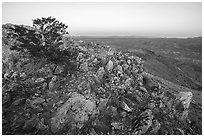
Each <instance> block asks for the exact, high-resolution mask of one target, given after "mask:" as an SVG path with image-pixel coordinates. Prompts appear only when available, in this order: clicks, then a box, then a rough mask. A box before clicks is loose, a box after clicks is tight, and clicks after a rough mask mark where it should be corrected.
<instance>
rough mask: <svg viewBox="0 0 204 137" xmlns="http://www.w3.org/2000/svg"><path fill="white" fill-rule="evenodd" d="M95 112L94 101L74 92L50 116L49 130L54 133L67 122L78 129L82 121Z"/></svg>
mask: <svg viewBox="0 0 204 137" xmlns="http://www.w3.org/2000/svg"><path fill="white" fill-rule="evenodd" d="M97 112H98V111H97V110H96V105H95V103H94V102H92V101H90V100H86V99H85V97H84V96H82V95H81V94H78V93H76V92H74V93H72V95H71V98H70V99H68V100H67V102H66V103H65V104H63V105H62V107H61V108H60V109H59V111H58V112H57V113H56V114H55V116H54V117H52V118H51V131H52V132H53V133H56V132H58V131H59V130H60V129H62V128H63V127H64V126H65V125H66V124H67V123H71V126H75V127H76V128H79V129H80V128H81V127H82V126H83V124H84V122H86V121H87V120H88V119H89V116H91V115H95V114H96V113H97Z"/></svg>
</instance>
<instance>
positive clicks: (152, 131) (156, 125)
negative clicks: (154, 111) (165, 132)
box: [148, 119, 161, 135]
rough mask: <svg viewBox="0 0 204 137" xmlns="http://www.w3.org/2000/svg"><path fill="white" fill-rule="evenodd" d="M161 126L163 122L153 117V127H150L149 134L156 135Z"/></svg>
mask: <svg viewBox="0 0 204 137" xmlns="http://www.w3.org/2000/svg"><path fill="white" fill-rule="evenodd" d="M160 128H161V124H160V123H159V122H158V120H156V119H153V120H152V125H151V127H150V129H149V132H148V134H151V135H156V134H157V132H158V131H159V129H160Z"/></svg>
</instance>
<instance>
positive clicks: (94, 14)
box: [2, 2, 202, 37]
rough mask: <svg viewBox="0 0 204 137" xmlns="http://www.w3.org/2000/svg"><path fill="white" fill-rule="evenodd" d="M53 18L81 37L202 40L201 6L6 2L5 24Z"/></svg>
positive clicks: (156, 3)
mask: <svg viewBox="0 0 204 137" xmlns="http://www.w3.org/2000/svg"><path fill="white" fill-rule="evenodd" d="M48 16H52V17H54V18H56V19H57V20H59V21H60V22H63V23H64V24H66V25H68V32H69V33H70V34H71V35H73V36H74V35H81V36H87V35H89V36H130V35H131V36H153V37H197V36H202V3H201V2H194V3H193V2H165V3H158V2H153V3H150V2H144V3H139V2H97V3H93V2H84V3H82V2H77V3H73V2H72V3H71V2H64V3H63V2H27V3H26V2H16V3H15V2H3V3H2V23H3V24H5V23H14V24H24V25H30V26H32V20H33V19H36V18H41V17H48Z"/></svg>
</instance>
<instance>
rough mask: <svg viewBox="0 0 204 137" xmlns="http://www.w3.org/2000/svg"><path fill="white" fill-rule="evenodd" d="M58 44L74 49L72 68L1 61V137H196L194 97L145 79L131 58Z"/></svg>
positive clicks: (13, 57) (19, 57)
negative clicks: (113, 136) (103, 136)
mask: <svg viewBox="0 0 204 137" xmlns="http://www.w3.org/2000/svg"><path fill="white" fill-rule="evenodd" d="M5 40H7V41H10V40H9V39H5ZM3 46H5V45H4V44H3ZM7 46H9V45H7ZM65 46H68V47H71V48H73V49H76V50H77V51H78V54H77V58H76V60H75V61H74V62H73V63H74V65H73V64H71V63H70V64H64V65H60V64H54V63H51V62H48V61H47V60H46V59H36V58H32V57H30V56H28V55H23V54H19V53H17V52H14V53H11V54H9V55H7V56H6V57H5V58H4V59H5V60H4V61H3V67H2V68H3V71H2V86H3V87H2V132H3V134H6V135H11V134H12V135H13V134H15V135H16V134H18V135H19V134H29V135H36V134H37V135H48V134H49V135H50V134H54V135H56V134H57V135H70V134H71V135H76V134H78V135H133V134H134V135H143V134H145V135H166V134H168V135H177V134H179V135H184V134H185V135H189V134H191V135H194V134H202V124H201V123H200V121H201V119H202V117H201V111H202V109H201V100H202V99H201V92H199V91H196V90H191V89H188V88H185V87H182V86H179V85H176V84H173V83H172V82H169V81H167V80H164V79H162V78H160V77H158V76H155V75H152V74H149V73H147V72H146V71H144V63H145V62H144V61H143V60H142V59H141V58H139V57H138V56H135V55H132V53H131V52H125V51H117V50H114V49H112V48H110V47H108V46H105V45H102V44H96V43H94V42H92V43H86V42H78V41H74V42H72V43H70V44H69V45H65ZM7 49H8V48H7ZM64 50H67V49H66V48H65V49H64ZM9 53H10V51H9ZM75 66H77V67H75Z"/></svg>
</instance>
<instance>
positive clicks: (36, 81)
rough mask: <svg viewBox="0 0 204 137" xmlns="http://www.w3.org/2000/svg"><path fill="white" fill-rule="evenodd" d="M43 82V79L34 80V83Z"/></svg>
mask: <svg viewBox="0 0 204 137" xmlns="http://www.w3.org/2000/svg"><path fill="white" fill-rule="evenodd" d="M43 81H45V79H44V78H37V79H36V80H35V83H41V82H43Z"/></svg>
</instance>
